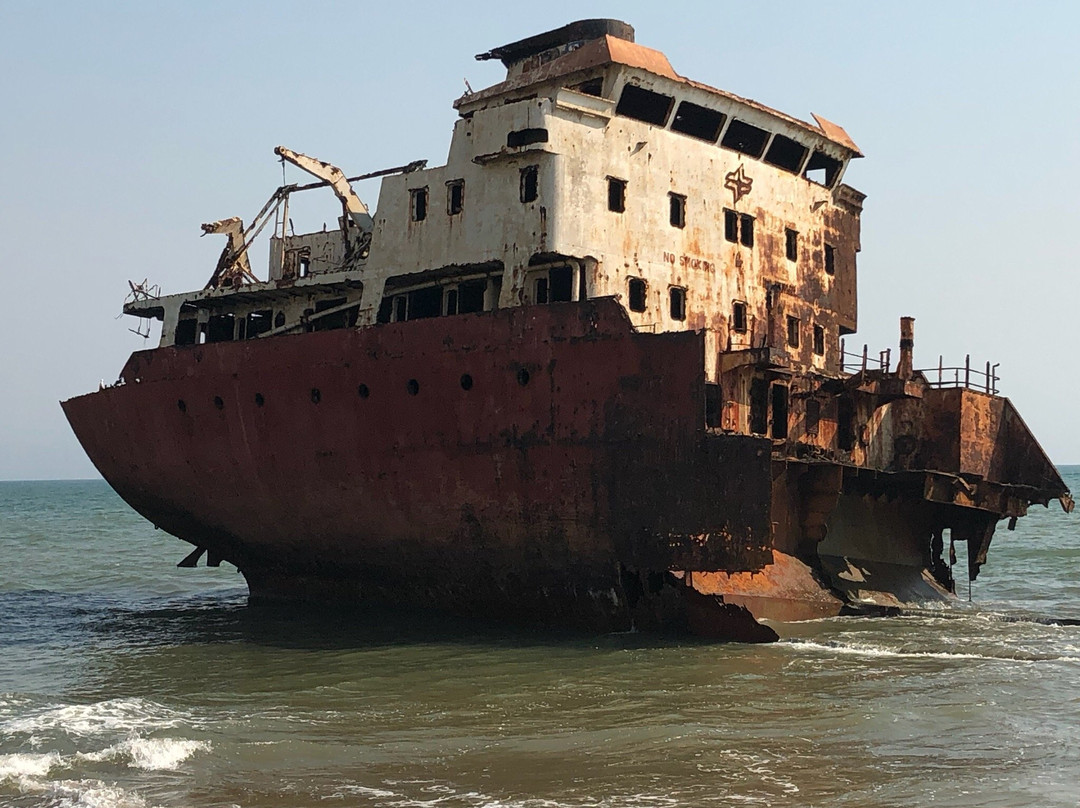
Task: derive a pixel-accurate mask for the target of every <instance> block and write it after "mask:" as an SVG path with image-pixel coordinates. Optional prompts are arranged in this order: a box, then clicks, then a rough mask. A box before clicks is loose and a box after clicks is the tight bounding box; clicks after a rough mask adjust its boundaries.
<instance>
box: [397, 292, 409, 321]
mask: <svg viewBox="0 0 1080 808" xmlns="http://www.w3.org/2000/svg"><path fill="white" fill-rule="evenodd" d="M408 302H409V301H408V299H407V298H406V297H405V295H398V296H397V297H395V298H394V322H395V323H403V322H405V312H406V306H407V305H408Z"/></svg>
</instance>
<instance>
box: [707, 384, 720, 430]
mask: <svg viewBox="0 0 1080 808" xmlns="http://www.w3.org/2000/svg"><path fill="white" fill-rule="evenodd" d="M722 412H723V399H722V397H721V395H720V385H718V384H706V385H705V426H707V427H710V428H712V429H716V428H717V427H719V426H720V415H721V413H722Z"/></svg>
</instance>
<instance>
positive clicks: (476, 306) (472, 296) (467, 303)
mask: <svg viewBox="0 0 1080 808" xmlns="http://www.w3.org/2000/svg"><path fill="white" fill-rule="evenodd" d="M486 291H487V281H486V280H485V279H483V278H480V279H479V280H475V281H466V282H465V283H462V284H459V285H458V300H457V311H458V314H472V313H473V312H477V311H483V310H484V293H485V292H486Z"/></svg>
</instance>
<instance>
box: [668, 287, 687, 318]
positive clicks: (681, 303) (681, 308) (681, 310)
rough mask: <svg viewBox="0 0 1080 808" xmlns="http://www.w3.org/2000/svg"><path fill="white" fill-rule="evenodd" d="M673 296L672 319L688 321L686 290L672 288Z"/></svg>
mask: <svg viewBox="0 0 1080 808" xmlns="http://www.w3.org/2000/svg"><path fill="white" fill-rule="evenodd" d="M670 294H671V319H672V320H685V319H686V290H685V289H683V288H682V287H680V286H672V287H671V289H670Z"/></svg>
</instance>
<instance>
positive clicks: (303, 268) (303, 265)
mask: <svg viewBox="0 0 1080 808" xmlns="http://www.w3.org/2000/svg"><path fill="white" fill-rule="evenodd" d="M309 272H311V257H310V256H307V255H302V256H300V277H301V278H306V277H307V276H308V273H309Z"/></svg>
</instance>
